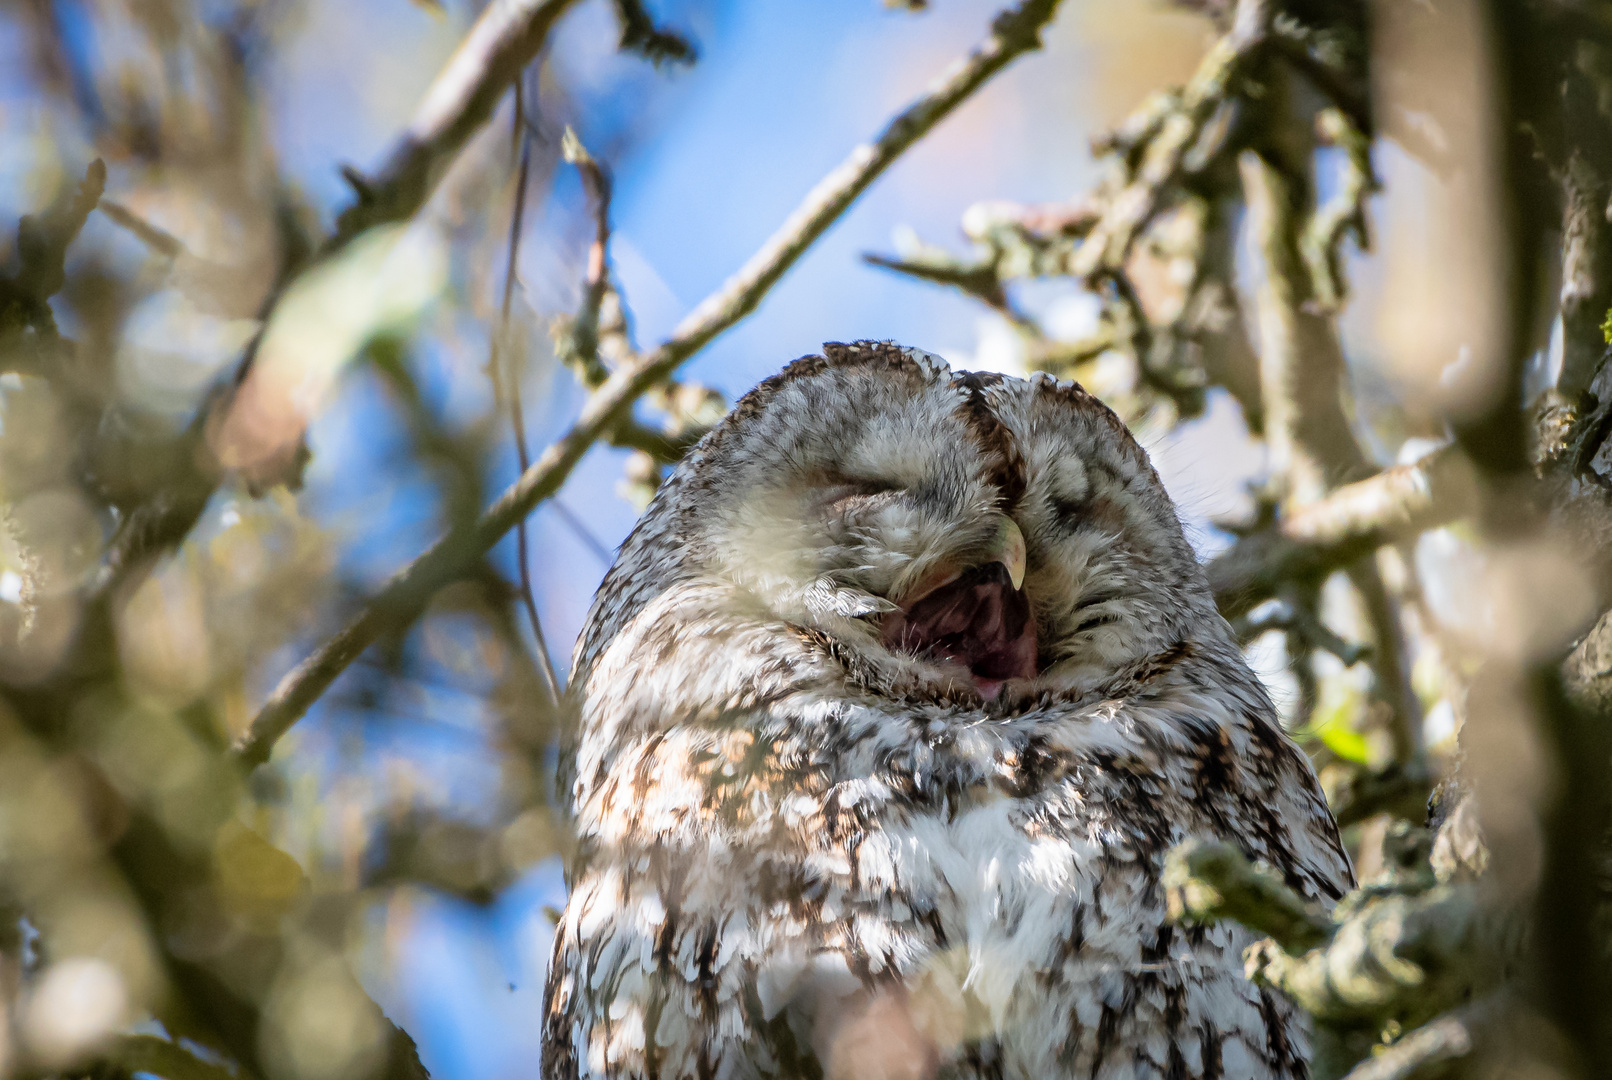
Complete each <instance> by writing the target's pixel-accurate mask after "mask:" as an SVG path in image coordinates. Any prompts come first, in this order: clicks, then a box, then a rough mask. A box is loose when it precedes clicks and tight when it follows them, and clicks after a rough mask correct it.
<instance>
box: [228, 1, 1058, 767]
mask: <svg viewBox="0 0 1612 1080" xmlns="http://www.w3.org/2000/svg"><path fill="white" fill-rule="evenodd" d="M1057 8H1058V0H1020V2H1019V3H1018V4H1016V5H1015V6H1013V7H1011V8H1008V9H1007V10H1005V11H1003V12H1002V13H1001V14H999V15H998V16H997V17H996V19H995V20H994V21H993V22H992V24H991V33H990V36H989V37H987V38H986V39H985V41H983V42H982V43H981V44H980V45H978V46H977V47H976V48H975V49H974V51H973V52H971V53H970V54H969V55H968V56H967V57H966V58H964V59H963V60H962V61H961V62H959V63H958V64H957V65H955V66H954V67H953V68H952V69H951V70H950V71H948V72H947V73H946V74H945V75H943V76H942V77H941V79H940V81H939V82H937V83H936V84H934V85H933V86H932V87H931V88H930V89H929V90H928V92H926V93H925V94H923V95H922V96H921V97H919V98H918V100H917V101H915V102H913V103H912V104H911V105H909V106H908V107H907V108H906V109H905V110H903V111H902V112H901V113H899V114H898V115H897V116H896V117H895V118H894V119H892V120H891V121H890V123H889V124H888V125H886V126H885V129H884V130H883V131H882V132H881V133H880V134H879V136H878V138H876V139H875V140H874V141H873V142H871V143H865V144H863V145H862V146H859V147H857V148H856V149H855V150H853V151H852V152H851V154H850V156H849V157H847V158H846V160H845V161H844V162H843V163H842V164H841V165H840V166H839V167H838V168H836V169H834V170H833V171H832V172H830V173H829V174H828V175H827V176H825V177H824V178H823V179H822V180H821V181H819V182H818V184H817V186H816V187H814V188H813V189H812V190H811V191H810V192H809V193H808V194H807V196H806V198H805V199H804V200H803V201H802V202H801V204H800V205H799V206H798V207H796V209H795V211H794V212H793V213H792V214H790V216H789V217H788V219H786V220H785V221H784V223H783V225H782V226H780V227H779V229H778V231H777V232H775V233H774V234H773V235H772V237H771V238H770V239H768V240H767V242H766V243H764V244H763V245H762V246H761V249H760V250H759V251H757V252H756V253H755V254H754V255H753V256H751V258H750V260H749V261H748V262H746V263H745V264H744V266H742V267H741V268H740V269H739V271H738V273H736V274H734V275H733V276H732V277H731V278H729V279H728V280H727V282H726V283H724V284H723V286H722V287H721V288H720V289H718V290H717V291H716V292H715V293H713V294H712V295H711V296H709V297H708V298H706V300H705V301H704V302H702V303H701V304H700V305H699V307H697V308H695V309H694V311H692V312H690V313H689V315H688V317H687V318H685V319H684V320H683V321H682V323H680V324H679V325H678V327H677V329H676V330H675V331H674V332H673V334H672V337H671V339H670V340H668V341H666V342H665V343H664V344H662V345H661V346H660V347H659V348H658V349H656V350H655V351H653V352H651V353H649V354H647V355H645V356H643V357H640V358H639V359H638V360H637V361H636V362H634V363H632V364H630V365H627V366H624V367H622V368H619V369H618V370H617V371H615V372H614V373H613V374H612V375H611V376H610V378H609V379H608V380H607V381H606V382H604V383H603V384H602V385H601V386H600V387H599V388H598V390H597V391H596V392H595V393H594V394H593V396H592V397H591V398H590V399H589V401H588V403H587V404H586V405H585V406H584V407H583V409H582V414H581V415H580V416H579V417H578V418H577V420H576V423H575V424H574V425H573V426H572V427H571V429H570V430H569V431H568V432H566V433H565V435H563V436H562V437H561V438H560V439H559V440H558V441H556V442H555V443H554V444H553V445H551V446H550V447H549V448H548V449H547V450H545V451H544V452H543V454H542V456H541V457H539V458H538V460H537V461H536V463H534V464H533V465H532V467H531V468H529V469H527V470H526V471H525V472H524V473H522V474H521V476H520V478H519V479H518V480H516V482H515V483H514V484H513V485H512V486H511V487H509V488H508V489H507V490H506V491H505V492H504V493H503V494H502V495H501V496H500V497H499V498H498V500H497V501H496V502H495V503H493V505H492V506H491V507H490V508H489V509H488V510H487V512H486V513H485V514H483V515H482V517H481V519H480V520H479V521H477V522H476V523H475V524H474V525H472V526H470V527H468V528H465V529H460V530H456V531H454V532H451V533H449V534H448V535H446V536H444V537H443V538H442V539H441V540H439V541H437V543H436V544H435V545H434V546H432V547H431V548H430V549H429V550H428V551H426V552H425V554H423V555H421V556H420V557H419V558H417V559H415V560H414V562H412V563H410V564H409V565H408V566H407V567H405V568H404V569H403V570H402V571H401V572H399V573H398V575H397V576H396V577H394V578H393V579H392V580H391V581H390V582H389V583H388V584H387V585H386V586H385V588H383V589H382V590H381V591H380V593H378V594H377V595H376V596H374V597H373V598H372V599H371V600H370V601H369V603H368V604H366V605H365V607H364V609H363V610H362V611H361V612H360V613H359V614H358V617H357V618H355V619H354V620H353V621H352V622H351V623H349V624H348V625H347V626H346V627H345V628H344V629H342V630H341V631H340V632H339V633H338V634H336V635H335V636H334V637H333V638H331V639H330V640H328V641H326V642H325V643H324V644H323V645H321V646H320V647H319V648H318V649H317V650H315V651H314V653H313V654H312V655H311V656H309V657H308V658H307V659H306V660H304V661H303V662H302V663H301V664H299V665H297V666H296V667H295V668H293V669H292V670H291V672H290V673H288V674H287V675H286V676H285V678H284V679H282V680H281V681H280V684H279V685H278V686H277V687H275V689H274V693H273V694H271V695H270V696H269V700H268V701H267V702H266V703H265V704H264V706H263V709H262V710H261V711H260V712H259V713H258V715H257V716H256V717H255V718H254V719H253V720H252V723H251V726H250V727H249V728H248V729H247V731H246V734H245V735H244V736H243V737H242V738H241V740H240V742H239V743H237V744H236V747H235V753H236V755H237V756H238V757H239V759H240V760H241V761H242V762H243V763H244V764H246V765H247V766H249V767H250V766H254V765H257V764H260V763H262V762H264V761H266V760H268V757H269V753H270V751H271V750H272V749H273V747H274V743H275V741H276V740H278V739H279V738H280V736H281V735H283V734H285V732H286V731H287V730H288V729H289V728H290V727H291V725H292V724H294V723H296V722H297V720H298V719H299V718H301V716H302V715H303V713H305V712H306V711H307V710H308V707H309V706H310V705H312V704H313V703H314V701H316V700H317V699H318V697H319V695H320V694H322V693H323V692H324V690H325V688H326V687H328V686H329V685H330V684H331V682H332V681H334V680H335V678H336V676H337V675H339V674H341V672H342V671H343V670H344V669H345V668H346V667H347V665H349V664H351V663H352V662H353V661H354V660H355V659H357V658H358V655H359V654H360V653H362V652H363V651H364V650H365V649H366V648H368V647H369V645H370V644H371V643H372V642H374V641H375V640H376V639H377V638H378V637H380V635H381V634H382V633H383V632H385V631H387V630H389V629H393V628H396V627H397V626H399V625H402V624H406V623H408V622H410V621H412V620H413V619H414V618H415V617H416V616H417V615H418V614H419V612H420V611H421V610H422V609H423V607H424V606H425V603H426V602H427V601H428V600H429V599H430V598H431V596H432V594H434V593H435V592H436V591H437V590H438V589H440V588H442V587H443V586H444V585H447V584H448V583H449V582H452V581H453V580H455V579H456V578H458V577H459V576H460V575H462V574H463V573H464V572H465V570H466V569H467V568H469V567H470V566H472V565H474V563H475V561H476V560H477V559H479V558H480V557H481V555H482V553H483V552H485V551H487V550H488V549H489V548H491V547H492V546H493V545H494V544H495V543H497V542H498V540H499V538H500V537H502V536H503V535H504V534H505V533H506V532H508V531H509V530H510V529H512V528H514V527H515V523H516V522H518V521H520V520H521V519H522V518H524V517H525V516H526V515H527V514H529V513H530V512H531V511H532V508H533V507H535V506H536V505H537V504H538V503H540V502H542V501H543V500H544V499H547V498H549V497H550V496H552V495H553V494H554V493H555V492H557V491H558V490H559V489H560V486H561V485H562V484H564V483H565V480H566V478H567V477H568V476H569V475H570V474H571V470H572V469H573V468H575V467H576V464H577V462H578V461H580V460H581V459H582V456H583V455H584V454H585V453H586V452H587V451H588V448H589V447H591V446H592V445H593V444H594V443H596V442H597V441H599V439H600V438H601V437H603V436H605V435H606V434H607V433H608V432H609V431H611V430H612V429H613V428H614V427H615V426H616V425H617V424H618V423H619V422H620V421H621V420H622V419H623V418H624V417H626V416H628V415H629V414H630V411H631V409H632V404H633V402H634V401H636V400H637V399H638V397H639V396H640V395H642V394H643V393H644V392H645V391H647V390H649V389H650V388H651V387H653V386H654V385H655V384H656V383H659V382H661V381H662V380H664V379H666V378H667V377H668V376H670V375H671V374H672V372H673V371H675V370H676V369H677V367H678V365H679V364H681V363H682V362H683V361H684V360H687V359H688V358H689V357H690V356H692V355H693V354H694V353H696V352H697V351H699V350H700V349H701V348H703V347H704V346H705V345H706V344H707V343H708V342H710V341H711V339H712V338H715V337H716V336H717V335H718V334H720V333H722V331H724V330H726V329H728V328H729V327H730V326H732V325H733V324H734V323H736V322H738V321H739V320H740V319H742V318H744V317H745V316H746V315H748V314H749V313H750V312H751V311H753V310H755V307H756V305H757V304H759V303H760V302H761V298H762V297H763V296H765V295H766V294H767V292H768V290H770V289H771V288H772V286H773V285H775V284H776V283H777V282H778V279H779V278H781V277H783V275H784V273H785V272H786V271H787V270H788V269H789V268H790V267H791V266H793V265H794V264H795V262H796V261H797V260H798V259H799V258H800V257H801V255H802V254H804V253H805V251H806V249H807V248H808V247H810V246H811V245H812V243H813V242H814V241H815V240H816V239H817V238H818V237H819V236H821V235H823V233H824V232H826V231H827V230H828V228H829V226H830V225H832V224H833V223H834V222H835V221H837V220H838V219H839V217H840V215H841V214H843V213H844V212H845V211H846V209H847V208H848V207H849V206H850V205H851V203H852V202H853V201H855V199H856V197H857V196H858V195H860V194H861V193H862V192H863V191H865V190H866V189H867V187H868V185H870V184H872V183H873V181H874V180H876V179H877V178H878V177H879V175H880V174H881V173H883V172H884V171H885V169H887V168H889V167H890V164H891V163H892V162H894V161H895V160H896V159H897V158H898V157H900V156H901V154H902V153H904V152H905V151H906V150H907V149H908V148H909V147H911V146H912V145H913V144H914V143H915V142H917V141H918V140H919V139H920V138H922V137H923V136H924V135H925V134H927V133H928V132H929V130H930V129H931V128H933V127H934V126H935V125H936V124H937V123H939V122H940V120H941V119H942V118H944V117H945V116H946V115H947V114H949V113H950V112H951V111H952V110H953V109H955V108H956V107H957V106H958V105H959V104H961V103H962V102H963V101H965V100H966V99H967V98H968V97H969V95H970V94H972V93H973V92H974V91H975V90H977V89H979V88H980V86H982V85H983V84H984V83H985V82H986V80H988V79H989V78H990V77H991V76H993V75H995V74H996V73H997V72H998V71H1000V70H1002V68H1004V67H1006V66H1007V65H1008V63H1009V62H1011V61H1012V60H1013V59H1015V58H1016V57H1018V56H1019V55H1020V54H1022V53H1025V52H1029V51H1031V50H1033V49H1036V48H1039V47H1040V44H1041V30H1042V28H1043V27H1044V26H1046V25H1047V23H1048V22H1050V21H1051V19H1052V16H1053V14H1054V13H1055V12H1056V10H1057Z"/></svg>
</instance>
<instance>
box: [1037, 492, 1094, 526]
mask: <svg viewBox="0 0 1612 1080" xmlns="http://www.w3.org/2000/svg"><path fill="white" fill-rule="evenodd" d="M1090 502H1091V500H1090V499H1071V498H1069V497H1068V496H1066V495H1054V496H1052V497H1051V498H1049V499H1048V500H1047V505H1049V506H1051V507H1052V513H1053V516H1055V517H1056V518H1057V519H1058V520H1059V521H1067V520H1069V519H1070V518H1078V517H1081V516H1083V515H1084V513H1085V510H1086V508H1087V506H1088V505H1089V504H1090Z"/></svg>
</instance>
